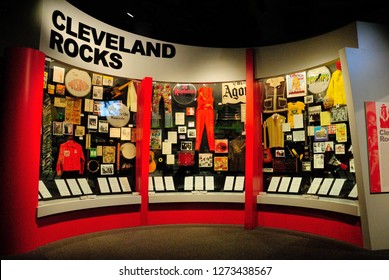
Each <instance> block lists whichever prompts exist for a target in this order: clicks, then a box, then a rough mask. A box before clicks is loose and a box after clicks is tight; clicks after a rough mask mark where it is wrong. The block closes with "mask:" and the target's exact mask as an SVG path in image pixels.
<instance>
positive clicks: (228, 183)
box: [223, 176, 235, 191]
mask: <svg viewBox="0 0 389 280" xmlns="http://www.w3.org/2000/svg"><path fill="white" fill-rule="evenodd" d="M234 181H235V177H234V176H226V180H225V181H224V188H223V190H225V191H232V190H233V189H234Z"/></svg>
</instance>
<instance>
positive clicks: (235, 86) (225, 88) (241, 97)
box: [222, 81, 246, 104]
mask: <svg viewBox="0 0 389 280" xmlns="http://www.w3.org/2000/svg"><path fill="white" fill-rule="evenodd" d="M222 103H223V104H237V103H246V81H240V82H232V83H223V84H222Z"/></svg>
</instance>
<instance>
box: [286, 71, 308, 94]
mask: <svg viewBox="0 0 389 280" xmlns="http://www.w3.org/2000/svg"><path fill="white" fill-rule="evenodd" d="M305 95H307V78H306V73H305V71H303V72H297V73H293V74H290V75H286V96H287V97H288V98H292V97H299V96H305Z"/></svg>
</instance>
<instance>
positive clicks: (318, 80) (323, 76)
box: [307, 66, 331, 94]
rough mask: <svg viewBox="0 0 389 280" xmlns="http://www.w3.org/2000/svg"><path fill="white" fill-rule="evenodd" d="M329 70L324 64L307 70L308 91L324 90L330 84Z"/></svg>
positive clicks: (314, 92) (315, 92)
mask: <svg viewBox="0 0 389 280" xmlns="http://www.w3.org/2000/svg"><path fill="white" fill-rule="evenodd" d="M330 80H331V72H330V69H328V67H326V66H321V67H318V68H315V69H311V70H308V72H307V87H308V91H309V92H311V93H313V94H318V93H322V92H325V91H326V90H327V88H328V85H329V84H330Z"/></svg>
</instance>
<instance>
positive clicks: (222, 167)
mask: <svg viewBox="0 0 389 280" xmlns="http://www.w3.org/2000/svg"><path fill="white" fill-rule="evenodd" d="M213 166H214V170H215V171H228V157H219V156H217V157H214V163H213Z"/></svg>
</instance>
